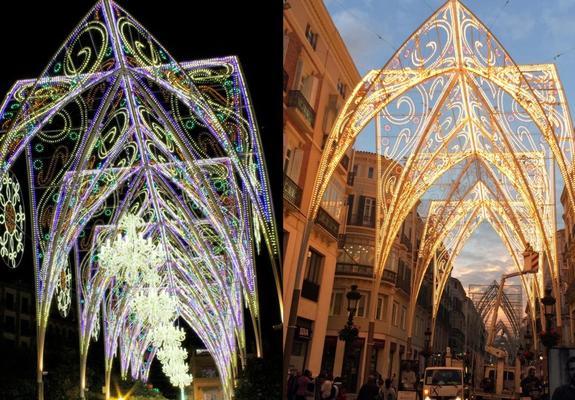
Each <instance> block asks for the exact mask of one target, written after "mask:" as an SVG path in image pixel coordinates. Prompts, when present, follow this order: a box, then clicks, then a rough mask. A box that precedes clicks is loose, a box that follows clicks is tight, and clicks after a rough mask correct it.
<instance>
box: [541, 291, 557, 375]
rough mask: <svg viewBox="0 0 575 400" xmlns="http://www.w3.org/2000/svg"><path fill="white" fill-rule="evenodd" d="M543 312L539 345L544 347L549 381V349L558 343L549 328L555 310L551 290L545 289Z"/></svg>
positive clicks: (555, 332) (542, 300)
mask: <svg viewBox="0 0 575 400" xmlns="http://www.w3.org/2000/svg"><path fill="white" fill-rule="evenodd" d="M541 303H542V304H543V310H544V312H545V331H544V332H541V343H542V344H543V346H545V358H546V359H547V380H549V349H550V348H551V347H553V346H555V345H557V343H558V342H559V335H558V334H557V331H556V330H555V329H554V328H553V327H552V326H551V319H552V318H553V315H554V310H555V303H556V300H555V297H553V296H552V295H551V288H547V289H545V297H543V298H542V299H541Z"/></svg>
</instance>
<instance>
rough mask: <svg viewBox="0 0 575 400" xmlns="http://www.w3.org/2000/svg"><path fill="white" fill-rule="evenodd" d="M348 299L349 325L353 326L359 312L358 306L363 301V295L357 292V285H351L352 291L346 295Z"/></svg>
mask: <svg viewBox="0 0 575 400" xmlns="http://www.w3.org/2000/svg"><path fill="white" fill-rule="evenodd" d="M345 297H347V311H348V312H349V315H348V319H347V324H348V325H353V317H354V316H355V312H356V311H357V304H358V303H359V300H360V299H361V293H360V292H359V290H357V285H351V290H350V291H349V292H347V294H346V295H345Z"/></svg>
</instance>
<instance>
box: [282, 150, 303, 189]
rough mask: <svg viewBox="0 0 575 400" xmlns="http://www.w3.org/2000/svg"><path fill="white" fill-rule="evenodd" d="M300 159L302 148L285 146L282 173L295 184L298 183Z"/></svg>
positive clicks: (301, 158) (301, 157)
mask: <svg viewBox="0 0 575 400" xmlns="http://www.w3.org/2000/svg"><path fill="white" fill-rule="evenodd" d="M302 160H303V150H302V149H290V148H287V150H286V155H285V158H284V174H285V175H287V176H288V177H289V178H290V179H291V180H292V181H293V182H295V183H296V184H298V183H299V176H300V171H301V164H302Z"/></svg>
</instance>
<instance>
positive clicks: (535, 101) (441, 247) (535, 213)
mask: <svg viewBox="0 0 575 400" xmlns="http://www.w3.org/2000/svg"><path fill="white" fill-rule="evenodd" d="M373 119H375V120H376V127H377V129H376V135H377V136H378V140H377V143H378V148H377V153H378V154H380V155H381V156H382V158H383V160H384V161H383V162H381V163H378V164H379V165H380V168H379V170H380V171H379V176H378V197H379V198H380V199H381V201H380V202H379V204H378V205H379V210H378V215H379V219H378V220H377V221H376V230H377V239H376V263H375V270H374V273H375V277H376V281H379V279H381V276H382V274H383V269H384V268H385V265H386V260H387V258H388V256H389V253H390V251H391V249H392V246H393V243H394V239H395V237H396V235H397V234H398V232H399V230H400V228H401V225H402V223H403V222H404V220H405V218H406V217H407V215H408V214H409V213H410V211H411V210H412V209H414V208H417V210H418V212H419V214H420V215H421V216H422V217H423V218H424V219H426V225H425V232H424V237H423V239H422V243H421V248H420V249H419V253H418V255H417V256H418V258H417V261H416V262H415V261H414V265H415V267H414V268H415V271H414V282H415V284H414V285H412V298H416V297H417V295H418V293H419V289H420V286H421V283H422V281H423V276H424V274H425V271H426V269H427V267H428V266H429V265H433V268H434V273H435V277H434V304H435V305H436V306H437V305H438V304H439V300H440V298H441V293H442V291H443V287H444V286H445V282H446V280H447V277H448V276H449V272H450V271H451V267H452V261H453V259H454V258H455V257H456V256H457V254H458V253H459V251H460V250H461V248H462V247H463V245H464V244H465V241H466V240H467V238H468V237H469V236H470V235H471V234H472V233H473V231H474V230H475V228H477V226H478V225H479V224H480V223H481V222H483V221H488V222H490V223H491V224H492V225H493V226H494V229H495V230H496V232H497V233H498V234H499V235H500V237H501V238H502V240H503V242H504V243H505V245H506V247H507V248H508V249H509V251H510V253H511V255H512V257H513V260H514V263H515V264H516V266H517V267H518V268H522V264H523V261H522V256H521V253H522V251H523V250H524V249H525V247H526V246H527V244H528V243H529V244H531V245H532V246H533V248H534V250H536V251H539V252H541V253H542V254H545V258H546V263H545V264H546V265H547V266H548V270H547V272H546V273H548V274H549V277H550V279H551V281H552V283H553V289H554V291H555V292H554V293H555V296H556V297H557V296H558V295H559V294H558V269H557V268H558V267H557V260H556V249H555V246H556V244H555V240H554V235H555V232H554V230H555V228H554V221H555V214H554V213H555V211H554V207H555V199H554V197H553V196H554V193H553V192H554V189H553V179H554V178H553V177H554V169H555V166H557V167H558V170H559V171H560V173H561V174H562V176H563V178H564V180H565V184H566V191H567V195H568V199H569V201H570V202H571V204H573V201H572V200H573V198H574V197H573V193H574V192H573V182H572V173H571V172H572V169H573V148H574V147H573V146H574V143H573V140H574V138H573V128H572V123H571V118H570V115H569V109H568V106H567V103H566V100H565V95H564V93H563V88H562V86H561V83H560V80H559V77H558V74H557V70H556V68H555V66H554V65H552V64H543V65H521V66H517V65H516V64H515V63H514V62H513V60H512V59H511V57H510V56H509V54H508V53H507V51H506V50H505V49H504V48H503V46H502V45H501V44H500V43H499V42H498V41H497V39H496V38H495V37H494V36H493V35H492V34H491V32H490V31H489V30H488V28H487V27H486V26H485V25H484V24H483V23H482V22H480V21H479V20H478V19H477V18H476V17H475V16H474V15H473V14H472V13H471V11H469V10H468V9H467V8H466V7H465V6H464V5H463V4H461V2H460V1H458V0H448V1H447V2H446V3H445V4H444V5H443V6H441V7H440V8H439V9H438V10H437V11H436V12H435V13H434V14H433V15H432V16H430V17H429V18H428V19H427V20H426V21H425V22H424V23H423V24H422V25H421V26H420V27H419V28H418V29H417V30H416V31H415V32H414V33H413V34H412V35H411V36H410V37H409V38H408V39H407V40H406V41H405V43H404V44H403V45H402V46H401V47H400V48H399V49H398V50H397V52H396V53H395V54H394V55H393V56H392V58H391V59H390V60H389V61H388V62H387V64H386V65H385V66H384V67H383V68H382V69H380V70H373V71H370V72H368V73H367V74H366V75H365V77H364V78H363V79H362V81H361V82H360V83H359V84H358V85H357V86H356V88H355V89H354V91H353V93H352V95H351V96H350V97H349V98H348V100H347V102H346V104H345V105H344V107H343V109H342V110H341V112H340V114H339V116H338V118H337V120H336V122H335V123H334V126H333V128H332V130H331V133H330V135H329V138H328V139H327V141H326V147H325V150H324V152H323V155H322V159H321V162H320V168H319V170H318V173H317V177H316V180H315V186H314V194H313V198H312V204H311V206H310V212H309V215H310V218H311V219H313V218H315V216H316V215H317V211H318V208H319V206H320V204H321V199H322V196H323V194H324V192H325V190H326V188H327V185H328V184H329V180H330V179H331V176H332V174H333V172H334V171H335V169H336V168H337V165H338V164H339V162H340V161H341V159H342V157H343V155H344V154H345V152H346V151H347V149H348V148H349V147H350V146H352V145H353V143H354V141H355V139H356V138H357V136H358V135H359V133H360V132H361V131H362V130H363V128H364V127H366V125H367V124H368V123H370V121H372V120H373ZM434 259H435V261H436V262H434ZM525 279H526V280H531V279H532V278H525ZM535 280H536V281H537V284H534V285H533V288H530V287H529V286H530V285H528V284H527V282H526V281H525V280H524V283H526V286H527V287H526V289H527V293H528V296H529V299H530V302H531V304H532V305H534V298H535V297H536V296H537V297H539V294H538V293H536V292H537V291H538V290H540V289H538V287H540V285H541V284H542V282H543V276H542V274H541V273H539V275H538V277H537V278H535ZM541 292H542V291H541ZM413 303H414V304H415V302H413ZM414 304H413V305H412V307H411V309H410V317H409V332H411V331H412V328H413V316H414V313H415V305H414ZM436 309H437V307H435V311H434V314H435V313H436V311H437V310H436ZM531 309H532V311H533V312H534V307H531ZM559 323H560V321H559ZM410 335H411V334H410Z"/></svg>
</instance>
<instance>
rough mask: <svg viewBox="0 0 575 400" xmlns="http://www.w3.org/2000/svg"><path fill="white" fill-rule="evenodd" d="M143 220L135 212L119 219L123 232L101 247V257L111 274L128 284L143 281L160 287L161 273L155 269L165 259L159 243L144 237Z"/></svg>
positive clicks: (103, 266) (145, 283)
mask: <svg viewBox="0 0 575 400" xmlns="http://www.w3.org/2000/svg"><path fill="white" fill-rule="evenodd" d="M143 227H144V220H143V219H142V218H140V217H138V216H136V215H134V214H127V215H126V216H125V217H123V218H122V220H121V221H120V228H121V229H122V230H123V231H124V234H121V233H118V234H117V237H116V238H114V240H113V242H111V241H110V239H107V240H106V242H105V243H104V245H102V246H101V247H100V252H99V255H98V260H99V263H100V266H101V268H102V269H103V270H104V273H105V274H106V275H108V277H110V278H112V277H115V278H117V279H119V280H120V281H122V282H126V283H127V284H128V285H129V286H135V285H137V284H141V283H142V284H144V285H146V286H153V287H155V286H157V285H158V284H159V283H160V281H159V278H160V275H159V274H158V273H157V272H156V269H157V268H158V267H159V266H161V265H162V264H163V262H164V261H165V259H166V256H165V254H164V251H163V249H162V247H161V246H160V245H159V244H154V243H153V242H152V240H151V239H150V238H147V239H144V233H143V231H142V229H143Z"/></svg>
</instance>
